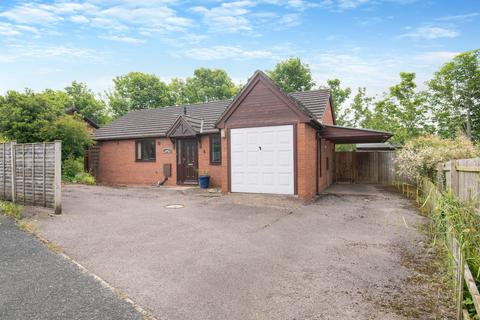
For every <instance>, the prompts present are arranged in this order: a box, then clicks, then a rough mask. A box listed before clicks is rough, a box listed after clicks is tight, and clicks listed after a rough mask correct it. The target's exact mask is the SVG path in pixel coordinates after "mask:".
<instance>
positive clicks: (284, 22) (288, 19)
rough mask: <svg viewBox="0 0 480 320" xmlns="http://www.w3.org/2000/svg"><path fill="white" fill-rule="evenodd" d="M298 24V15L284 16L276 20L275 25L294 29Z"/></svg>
mask: <svg viewBox="0 0 480 320" xmlns="http://www.w3.org/2000/svg"><path fill="white" fill-rule="evenodd" d="M300 22H301V21H300V14H298V13H289V14H285V15H283V16H282V17H280V19H278V20H277V23H278V24H280V25H281V26H284V27H295V26H298V25H300Z"/></svg>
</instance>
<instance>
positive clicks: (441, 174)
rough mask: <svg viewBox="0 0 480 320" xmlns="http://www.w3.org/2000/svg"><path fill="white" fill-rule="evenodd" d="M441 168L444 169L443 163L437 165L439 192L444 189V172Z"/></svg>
mask: <svg viewBox="0 0 480 320" xmlns="http://www.w3.org/2000/svg"><path fill="white" fill-rule="evenodd" d="M443 167H444V164H443V162H442V163H439V164H438V165H437V188H438V189H439V190H440V191H443V190H444V189H445V188H444V183H443V182H444V181H445V178H444V174H445V172H444V171H443Z"/></svg>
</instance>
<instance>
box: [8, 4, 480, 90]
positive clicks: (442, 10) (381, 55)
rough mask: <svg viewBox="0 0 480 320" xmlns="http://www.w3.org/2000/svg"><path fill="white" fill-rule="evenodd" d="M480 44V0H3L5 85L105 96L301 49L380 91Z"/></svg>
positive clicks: (262, 62) (423, 77) (260, 62)
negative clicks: (134, 83) (125, 85)
mask: <svg viewBox="0 0 480 320" xmlns="http://www.w3.org/2000/svg"><path fill="white" fill-rule="evenodd" d="M477 48H480V1H479V0H463V1H453V0H452V1H447V0H444V1H436V0H417V1H416V0H319V1H313V0H259V1H253V0H252V1H250V0H238V1H227V0H225V1H223V0H206V1H200V0H198V1H187V0H103V1H100V0H50V1H5V0H0V93H5V92H6V91H7V90H23V89H25V88H30V89H33V90H35V91H41V90H44V89H46V88H52V89H62V88H64V87H65V86H67V85H68V84H70V83H71V82H72V81H73V80H76V81H82V82H85V83H86V84H87V85H88V86H89V87H90V88H92V89H93V90H94V91H95V92H98V93H104V92H105V91H106V90H111V88H112V87H113V82H112V79H113V78H114V77H116V76H120V75H123V74H126V73H128V72H131V71H141V72H147V73H153V74H156V75H157V76H159V77H160V78H161V79H162V80H163V81H166V82H168V81H169V80H170V79H171V78H174V77H179V78H186V77H188V76H191V75H192V74H193V70H194V69H196V68H199V67H208V68H221V69H224V70H226V71H227V72H228V74H229V75H230V76H231V78H232V79H233V80H234V81H235V82H236V83H242V84H244V83H246V81H247V80H248V78H249V77H250V76H251V75H252V74H253V73H254V71H255V70H257V69H261V70H271V69H272V68H273V67H274V66H275V64H276V63H278V62H279V61H281V60H283V59H286V58H288V57H291V56H298V57H300V58H301V59H302V61H304V62H305V63H307V64H309V66H310V68H311V70H312V74H313V76H314V79H315V81H316V83H317V85H325V83H326V79H332V78H339V79H340V80H341V81H342V83H343V84H344V85H346V86H349V87H351V88H353V90H356V88H357V87H366V88H367V92H368V93H369V94H371V95H380V94H381V93H382V92H383V91H385V90H387V89H388V87H389V86H391V85H393V84H395V83H397V82H398V81H399V72H401V71H407V72H416V73H417V80H418V83H419V86H420V88H422V87H424V82H425V81H427V80H428V79H429V78H431V76H432V74H433V73H434V72H435V71H436V70H438V68H439V67H440V66H441V65H442V64H443V63H445V62H446V61H448V60H450V59H451V58H452V57H453V56H454V55H456V54H458V53H460V52H463V51H468V50H473V49H477Z"/></svg>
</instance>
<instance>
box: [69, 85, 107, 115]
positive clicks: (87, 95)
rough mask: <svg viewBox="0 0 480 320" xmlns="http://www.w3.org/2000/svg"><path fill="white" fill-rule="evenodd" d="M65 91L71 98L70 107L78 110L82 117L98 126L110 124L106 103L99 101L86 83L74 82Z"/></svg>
mask: <svg viewBox="0 0 480 320" xmlns="http://www.w3.org/2000/svg"><path fill="white" fill-rule="evenodd" d="M65 91H66V93H67V95H68V97H69V98H70V107H72V108H75V109H77V110H78V111H79V112H80V114H81V115H83V116H85V117H88V118H90V119H91V120H93V121H95V122H96V123H98V124H105V123H106V122H108V115H107V112H106V106H105V102H103V101H102V100H100V99H98V98H97V97H96V96H95V94H94V93H93V91H92V90H90V89H89V88H88V87H87V85H86V84H85V83H82V82H76V81H73V82H72V84H71V85H69V86H68V87H66V88H65Z"/></svg>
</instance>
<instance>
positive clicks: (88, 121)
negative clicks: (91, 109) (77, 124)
mask: <svg viewBox="0 0 480 320" xmlns="http://www.w3.org/2000/svg"><path fill="white" fill-rule="evenodd" d="M65 114H70V115H74V114H79V115H80V116H81V117H82V118H83V121H85V122H87V123H88V124H89V125H91V126H92V127H93V128H94V129H98V128H100V126H99V125H98V124H97V123H96V122H95V121H93V120H92V119H90V118H89V117H86V116H84V115H82V114H80V111H79V110H78V109H77V108H68V109H66V110H65Z"/></svg>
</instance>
